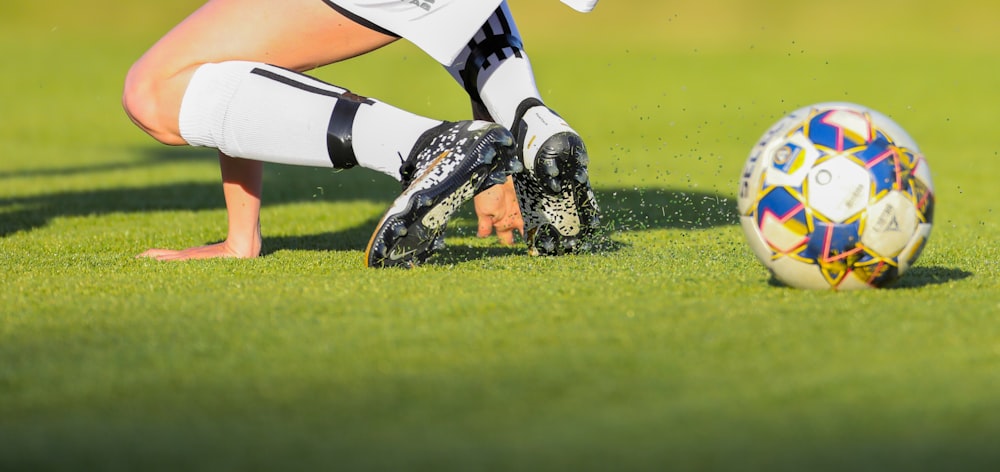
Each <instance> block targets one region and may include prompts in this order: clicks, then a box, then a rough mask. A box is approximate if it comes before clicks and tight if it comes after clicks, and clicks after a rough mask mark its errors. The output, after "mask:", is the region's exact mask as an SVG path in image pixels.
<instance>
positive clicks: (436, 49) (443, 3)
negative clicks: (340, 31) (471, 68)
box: [323, 0, 503, 65]
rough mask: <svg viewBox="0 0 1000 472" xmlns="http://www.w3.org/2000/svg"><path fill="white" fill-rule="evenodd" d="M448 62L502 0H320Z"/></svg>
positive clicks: (437, 59)
mask: <svg viewBox="0 0 1000 472" xmlns="http://www.w3.org/2000/svg"><path fill="white" fill-rule="evenodd" d="M323 1H325V2H326V3H327V4H329V5H330V6H332V7H334V8H335V9H337V10H338V11H340V12H342V13H345V14H348V16H351V17H352V19H354V20H356V21H361V22H362V23H363V24H368V25H369V26H370V25H374V26H376V27H377V29H380V30H381V31H383V32H389V33H392V34H395V35H396V36H399V37H401V38H404V39H406V40H408V41H410V42H412V43H413V44H415V45H417V47H419V48H420V49H422V50H424V52H426V53H427V54H429V55H430V56H431V57H433V58H434V59H435V60H436V61H438V62H440V63H441V64H444V65H450V64H451V63H452V62H453V61H454V60H455V58H456V57H457V56H458V54H459V53H460V52H462V48H464V47H465V46H466V45H467V44H468V43H469V40H471V39H472V36H473V35H475V34H476V32H477V31H479V29H480V28H481V27H482V26H483V23H485V22H486V20H487V18H489V17H490V15H491V14H492V13H493V12H495V11H496V9H497V7H499V6H500V3H501V2H502V1H503V0H323Z"/></svg>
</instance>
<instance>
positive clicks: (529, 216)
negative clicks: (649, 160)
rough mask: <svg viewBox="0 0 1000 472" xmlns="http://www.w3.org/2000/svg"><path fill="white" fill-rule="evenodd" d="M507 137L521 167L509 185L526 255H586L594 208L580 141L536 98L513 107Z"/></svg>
mask: <svg viewBox="0 0 1000 472" xmlns="http://www.w3.org/2000/svg"><path fill="white" fill-rule="evenodd" d="M513 133H514V138H515V139H516V141H517V152H518V154H519V156H520V157H521V158H522V161H523V162H524V166H525V171H524V172H521V173H519V174H515V175H514V186H515V188H516V189H517V198H518V203H519V204H520V206H521V214H522V215H523V217H524V229H525V239H526V240H527V243H528V252H529V254H531V255H536V256H537V255H558V254H566V253H573V252H581V251H589V250H590V249H591V248H592V247H593V244H594V243H595V242H596V238H597V237H598V229H599V227H600V209H599V208H598V206H597V199H596V198H595V197H594V191H593V190H592V189H591V187H590V177H589V175H588V173H587V164H588V163H589V158H588V155H587V148H586V146H584V144H583V140H582V139H580V136H579V135H578V134H577V133H576V132H575V131H573V129H572V128H570V127H569V125H567V124H566V123H565V122H564V121H563V119H562V118H560V117H559V115H557V114H556V113H555V112H554V111H552V110H551V109H549V108H547V107H546V106H545V105H544V104H542V102H540V101H538V100H536V99H527V100H525V101H524V102H522V103H521V105H520V106H519V107H518V110H517V118H515V120H514V126H513Z"/></svg>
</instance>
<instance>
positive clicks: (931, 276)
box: [767, 266, 975, 290]
mask: <svg viewBox="0 0 1000 472" xmlns="http://www.w3.org/2000/svg"><path fill="white" fill-rule="evenodd" d="M973 275H975V274H973V273H972V272H969V271H967V270H962V269H958V268H954V267H941V266H933V267H920V266H917V267H911V268H910V269H909V270H907V271H906V273H904V274H903V276H902V277H900V278H899V280H897V281H896V282H895V283H893V284H890V285H888V286H886V287H884V290H902V289H913V288H922V287H928V286H931V285H940V284H946V283H948V282H954V281H958V280H963V279H967V278H969V277H972V276H973ZM767 283H768V285H770V286H772V287H781V288H791V287H789V286H787V285H785V284H784V283H782V282H781V281H779V280H778V279H776V278H774V277H773V276H772V277H771V278H770V279H769V280H768V281H767Z"/></svg>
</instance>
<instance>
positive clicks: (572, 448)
mask: <svg viewBox="0 0 1000 472" xmlns="http://www.w3.org/2000/svg"><path fill="white" fill-rule="evenodd" d="M56 3H57V4H56V5H52V4H50V3H44V2H26V1H14V2H8V3H7V4H5V6H4V7H3V8H4V14H2V15H0V53H3V55H4V57H5V59H6V63H7V67H6V69H5V71H6V73H5V74H3V75H2V76H0V90H2V91H3V92H0V112H2V113H0V143H2V145H3V151H2V156H3V157H2V159H0V270H2V272H3V274H4V275H3V276H2V282H0V469H3V470H128V471H131V470H241V471H244V470H305V469H319V470H462V471H464V470H687V469H706V470H734V469H735V470H796V471H798V470H878V471H885V470H920V469H927V470H931V469H934V470H942V469H945V470H975V469H980V470H996V467H997V466H998V465H1000V451H998V450H997V449H996V446H995V445H996V443H997V442H998V441H1000V399H998V398H997V394H996V393H997V388H998V385H1000V323H998V322H997V321H996V314H997V313H1000V282H998V280H1000V278H998V277H1000V271H998V268H997V261H998V259H1000V257H998V256H1000V254H998V252H1000V251H998V249H997V248H998V244H997V234H1000V233H998V231H1000V224H998V219H997V211H996V206H997V203H996V202H997V200H998V198H1000V192H998V191H997V187H996V185H995V182H994V180H995V175H996V174H997V172H1000V155H998V154H1000V149H998V147H997V145H996V140H995V139H994V137H995V134H996V133H995V122H996V118H995V117H996V106H997V103H998V98H1000V94H998V92H997V91H996V86H997V79H996V77H998V76H1000V65H998V64H1000V48H998V46H997V44H1000V42H998V40H1000V38H998V36H1000V34H998V33H997V32H996V31H995V28H994V25H993V23H994V21H993V20H992V19H995V18H996V17H997V15H998V14H1000V7H997V6H995V5H984V4H982V2H974V1H971V0H958V1H955V2H950V3H949V4H948V5H939V4H938V3H934V2H930V1H919V2H911V3H909V4H906V6H907V7H906V8H904V5H903V4H901V3H899V2H884V3H888V4H887V5H886V4H882V5H869V2H861V1H853V0H848V1H845V2H841V5H842V6H841V7H840V8H842V11H845V12H850V13H849V14H839V13H837V12H835V11H828V10H829V9H830V8H832V7H830V6H829V5H826V6H824V7H821V6H820V5H819V4H817V5H816V6H812V5H811V4H808V3H807V4H802V2H771V3H769V4H768V5H769V7H768V8H767V9H764V8H763V7H757V8H760V10H759V11H757V10H754V9H753V8H751V7H748V6H745V5H741V6H735V5H732V3H734V2H720V1H705V2H687V4H685V5H674V3H677V2H654V1H634V2H622V1H615V0H606V1H605V2H603V3H602V4H601V5H600V6H599V7H598V9H597V10H596V11H595V12H594V13H593V14H591V15H577V14H574V13H572V12H571V11H570V10H568V9H566V8H565V7H562V6H561V5H559V4H558V3H557V2H554V1H548V2H542V1H541V0H539V1H538V2H528V1H524V0H517V1H515V2H514V4H513V8H514V10H515V13H516V14H518V15H519V16H520V17H521V24H520V26H521V29H522V32H523V33H524V35H525V37H526V38H527V43H528V47H529V50H530V51H531V53H532V58H533V61H534V65H535V70H536V73H537V75H538V78H539V83H540V87H541V89H542V91H543V94H544V95H545V97H546V98H547V100H548V101H549V103H550V104H552V105H553V106H554V107H555V108H557V109H558V110H559V111H560V112H561V113H562V114H563V115H564V116H565V117H567V118H568V119H569V120H570V121H571V122H572V123H573V124H574V126H575V127H576V128H578V130H579V131H580V132H581V133H582V134H583V135H584V136H585V138H586V139H587V142H588V145H589V147H590V150H591V154H592V161H593V164H592V169H591V171H592V178H593V181H594V185H595V186H596V190H597V193H598V198H599V200H600V202H601V203H602V205H603V207H604V209H605V211H606V212H607V221H608V222H609V224H610V225H611V226H612V233H611V236H612V240H613V241H614V245H613V247H612V248H611V249H610V250H609V251H607V252H604V253H600V254H594V255H583V256H573V257H564V258H545V259H537V258H529V257H526V256H525V255H524V254H523V252H524V251H523V249H521V248H513V249H511V248H504V247H500V246H498V245H497V244H495V243H494V242H492V241H488V240H479V239H476V238H475V237H474V233H475V223H474V220H473V217H472V213H471V210H470V209H466V210H464V213H463V214H462V215H461V217H460V218H458V219H457V220H456V221H455V222H454V223H453V228H452V230H451V232H450V237H449V239H448V244H449V247H448V248H447V249H446V250H445V251H444V252H443V253H441V254H440V255H439V256H438V257H437V258H436V259H435V260H434V261H433V263H431V264H428V265H427V266H425V267H421V268H418V269H416V270H412V271H397V270H388V271H375V270H368V269H365V268H364V267H363V263H362V259H363V256H362V252H363V249H364V246H365V244H366V242H367V238H368V236H369V234H370V231H371V229H372V227H373V225H374V223H375V221H376V220H377V218H378V217H379V216H380V214H381V212H382V211H384V208H385V206H386V205H387V203H388V202H389V201H390V199H391V198H392V196H393V192H394V191H395V189H396V188H397V184H395V183H394V182H392V181H390V180H389V179H387V178H384V177H382V176H379V175H376V174H374V173H370V172H366V171H363V170H357V171H350V172H344V173H333V172H331V171H329V170H320V169H302V168H292V167H280V166H271V167H269V168H268V173H267V176H266V178H265V181H266V183H265V201H266V207H265V209H264V214H263V229H264V233H265V241H264V243H265V246H266V251H267V254H266V256H265V257H263V258H260V259H257V260H249V261H207V262H205V261H202V262H190V263H175V264H163V263H156V262H152V261H146V260H136V259H134V258H133V255H134V254H137V253H139V252H141V251H143V250H144V249H146V248H148V247H152V246H168V247H184V246H189V245H197V244H204V243H208V242H213V241H217V240H219V239H221V238H222V237H223V235H224V231H225V228H224V223H225V221H224V216H225V212H224V209H223V207H222V196H221V191H220V186H219V183H218V169H217V163H216V160H215V158H214V156H213V154H212V152H211V151H206V150H192V149H183V148H167V147H163V146H159V145H157V144H155V143H153V142H152V141H151V140H150V139H149V138H147V137H146V136H144V135H143V134H142V133H141V132H139V131H138V130H136V129H134V128H133V127H132V125H131V124H130V123H129V122H128V120H127V118H125V116H124V114H123V113H122V112H121V110H120V106H119V104H118V96H119V94H120V87H121V82H122V79H123V77H124V74H125V71H126V70H127V69H128V67H129V65H130V64H131V62H132V61H133V60H134V59H135V58H136V57H138V55H139V54H141V53H142V51H143V50H144V49H145V48H146V47H148V46H149V44H151V43H152V42H153V41H155V39H156V38H157V37H158V36H159V35H160V34H162V32H164V31H166V29H167V28H168V27H169V26H170V25H171V24H172V23H173V22H176V21H177V20H178V19H179V18H181V17H182V16H183V15H184V14H185V13H186V12H187V11H190V10H191V9H193V8H194V7H195V5H196V4H197V3H198V2H194V1H184V2H127V3H126V4H124V5H119V4H118V3H120V2H110V1H98V2H86V3H72V4H71V3H70V2H68V1H62V2H56ZM535 12H538V13H540V14H542V17H541V18H533V17H532V14H533V13H535ZM855 17H856V18H855ZM832 20H836V23H833V22H832ZM552 25H557V26H564V28H559V27H555V28H554V27H552ZM317 73H318V75H320V76H321V77H323V78H325V79H328V80H330V81H333V82H335V83H338V84H340V85H343V86H346V87H349V88H351V89H353V90H354V91H356V92H358V93H362V94H367V95H371V96H374V97H377V98H380V99H383V100H385V101H387V102H389V103H393V104H396V105H399V106H402V107H404V108H407V109H410V110H413V111H416V112H419V113H423V114H427V115H430V116H436V117H440V118H446V119H457V118H462V117H464V116H465V115H466V113H467V105H466V103H465V99H464V97H463V95H462V93H461V90H459V88H458V87H456V86H455V85H453V84H451V83H450V79H449V78H448V77H447V75H446V74H445V73H444V72H443V71H442V70H441V68H440V67H438V66H437V65H435V64H433V63H431V61H430V60H429V59H427V58H426V57H424V56H423V55H422V54H421V53H420V52H419V51H417V50H415V49H413V48H412V47H410V46H408V45H404V44H398V45H393V46H391V47H389V48H387V49H386V50H384V51H380V52H378V53H376V54H373V55H371V56H367V57H363V58H359V59H357V60H353V61H350V62H347V63H344V64H339V65H336V66H333V67H330V68H327V69H324V70H321V71H318V72H317ZM401 78H402V80H401ZM826 100H849V101H855V102H859V103H864V104H866V105H869V106H872V107H874V108H876V109H879V110H880V111H883V112H885V113H887V114H889V115H890V116H892V117H893V118H894V119H896V120H897V121H898V122H899V123H900V124H902V125H903V126H904V127H905V128H907V130H908V131H910V133H911V134H912V135H913V136H914V137H915V138H916V139H917V141H918V142H919V143H920V145H921V147H922V149H923V151H924V152H925V153H926V154H927V156H928V159H929V160H930V163H931V166H932V169H933V171H934V177H935V184H936V187H937V191H938V210H937V214H936V217H937V220H936V222H935V229H934V233H933V235H932V238H931V241H930V244H929V246H928V248H927V250H926V251H925V252H924V254H923V256H922V257H921V259H920V261H919V262H918V264H917V266H916V267H914V268H913V269H911V271H910V272H908V273H907V274H906V276H905V277H904V278H903V280H902V281H901V283H900V284H899V285H898V286H897V287H895V288H893V289H888V290H880V291H871V292H865V293H833V292H804V291H798V290H793V289H788V288H782V287H777V286H774V285H772V284H771V283H770V282H769V278H768V275H767V274H766V272H765V271H764V269H763V268H761V267H760V266H759V264H758V263H757V262H756V261H755V260H754V258H753V256H752V255H751V253H750V251H749V249H748V248H747V247H746V245H745V244H744V241H743V235H742V232H741V231H740V229H739V228H738V227H737V226H736V225H735V219H734V216H733V212H734V206H735V203H734V189H735V186H736V178H737V175H738V173H739V170H740V168H741V167H742V164H743V160H744V158H745V156H746V153H747V151H748V150H749V148H750V146H751V144H752V143H753V142H754V141H755V140H756V139H757V137H758V136H759V135H760V134H761V133H762V132H763V130H764V129H765V128H766V127H767V126H768V125H770V124H771V123H772V122H773V121H775V120H776V119H777V118H779V117H780V116H781V115H783V114H784V113H785V112H787V111H790V110H791V109H794V108H797V107H799V106H802V105H806V104H809V103H813V102H818V101H826Z"/></svg>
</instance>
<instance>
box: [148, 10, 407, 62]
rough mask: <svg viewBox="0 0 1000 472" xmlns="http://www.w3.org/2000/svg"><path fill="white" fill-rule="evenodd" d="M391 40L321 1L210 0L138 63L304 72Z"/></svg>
mask: <svg viewBox="0 0 1000 472" xmlns="http://www.w3.org/2000/svg"><path fill="white" fill-rule="evenodd" d="M395 39H396V38H394V37H392V36H388V35H385V34H383V33H380V32H377V31H373V30H371V29H369V28H367V27H365V26H362V25H360V24H358V23H356V22H354V21H352V20H350V19H348V18H346V17H345V16H343V15H342V14H340V13H339V12H337V11H335V10H334V9H332V8H330V7H329V6H328V5H326V4H325V3H323V2H322V1H321V0H280V1H276V0H209V1H208V2H206V3H205V4H204V5H203V6H202V7H201V8H199V9H198V10H197V11H195V12H194V13H192V14H191V15H190V16H189V17H187V18H186V19H185V20H184V21H182V22H181V23H180V24H178V25H177V26H176V27H174V28H173V29H172V30H171V31H170V32H168V33H167V34H166V35H165V36H163V38H161V39H160V40H159V41H158V42H157V43H156V44H155V45H153V47H152V48H150V50H149V51H148V52H147V53H146V54H145V55H144V56H143V57H142V58H141V59H140V62H146V63H152V64H155V65H156V69H158V70H162V71H163V72H164V73H167V74H171V73H177V72H179V71H181V70H184V69H186V68H188V67H190V66H192V65H200V64H203V63H206V62H223V61H228V60H243V61H257V62H266V63H268V64H274V65H277V66H281V67H286V68H289V69H293V70H298V71H304V70H309V69H312V68H315V67H319V66H322V65H326V64H330V63H333V62H337V61H340V60H343V59H347V58H350V57H354V56H357V55H359V54H364V53H366V52H369V51H372V50H374V49H377V48H379V47H381V46H384V45H386V44H388V43H390V42H392V41H393V40H395Z"/></svg>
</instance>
